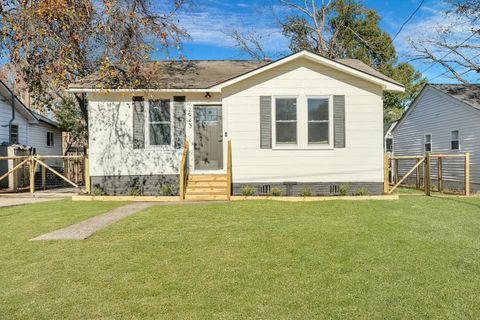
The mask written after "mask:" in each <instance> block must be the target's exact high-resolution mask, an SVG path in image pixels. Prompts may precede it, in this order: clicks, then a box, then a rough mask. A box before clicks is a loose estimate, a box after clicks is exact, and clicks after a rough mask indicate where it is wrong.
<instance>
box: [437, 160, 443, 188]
mask: <svg viewBox="0 0 480 320" xmlns="http://www.w3.org/2000/svg"><path fill="white" fill-rule="evenodd" d="M437 180H438V192H442V191H443V160H442V157H438V174H437Z"/></svg>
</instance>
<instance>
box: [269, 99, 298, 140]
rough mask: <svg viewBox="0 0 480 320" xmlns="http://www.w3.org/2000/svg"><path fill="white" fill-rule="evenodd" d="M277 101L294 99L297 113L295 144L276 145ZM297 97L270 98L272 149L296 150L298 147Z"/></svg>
mask: <svg viewBox="0 0 480 320" xmlns="http://www.w3.org/2000/svg"><path fill="white" fill-rule="evenodd" d="M277 99H295V101H296V104H297V105H296V112H297V119H296V122H295V123H296V129H297V130H296V131H297V132H296V137H297V142H296V143H291V144H290V143H285V144H284V143H280V144H277V104H276V102H277ZM299 100H300V99H299V96H298V95H297V96H296V95H289V96H273V97H272V149H298V146H299V141H300V134H299V127H300V126H299V118H300V117H299V116H300V112H299V109H300V108H299V106H300V102H299Z"/></svg>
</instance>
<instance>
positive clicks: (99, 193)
mask: <svg viewBox="0 0 480 320" xmlns="http://www.w3.org/2000/svg"><path fill="white" fill-rule="evenodd" d="M92 194H93V195H94V196H97V197H98V196H104V195H106V193H105V190H103V188H102V187H100V186H95V187H94V188H93V191H92Z"/></svg>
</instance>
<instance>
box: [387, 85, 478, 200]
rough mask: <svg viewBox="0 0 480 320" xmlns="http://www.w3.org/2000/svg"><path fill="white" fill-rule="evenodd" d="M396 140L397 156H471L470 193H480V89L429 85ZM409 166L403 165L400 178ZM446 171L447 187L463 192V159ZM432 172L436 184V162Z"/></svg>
mask: <svg viewBox="0 0 480 320" xmlns="http://www.w3.org/2000/svg"><path fill="white" fill-rule="evenodd" d="M393 137H394V138H393V150H394V153H395V156H407V155H424V154H425V153H426V152H432V153H433V154H456V153H465V152H470V165H471V167H470V181H471V187H470V189H471V190H472V191H479V190H480V143H479V141H480V85H478V84H476V85H463V84H461V85H460V84H428V85H426V86H425V87H424V88H423V90H422V91H421V92H420V94H419V95H418V96H417V98H416V99H415V100H414V101H413V103H412V105H411V106H410V107H409V109H408V110H407V112H406V113H405V114H404V116H403V117H402V119H401V120H400V121H399V123H398V124H397V126H396V127H395V129H394V130H393ZM407 166H408V164H405V165H401V164H400V165H399V171H400V175H402V174H405V172H406V171H407V170H408V169H409V168H407ZM442 168H443V180H444V186H445V187H446V188H453V189H463V180H464V161H463V159H446V160H444V163H443V166H442ZM431 172H432V173H431V175H432V179H433V180H436V179H437V163H436V161H432V170H431Z"/></svg>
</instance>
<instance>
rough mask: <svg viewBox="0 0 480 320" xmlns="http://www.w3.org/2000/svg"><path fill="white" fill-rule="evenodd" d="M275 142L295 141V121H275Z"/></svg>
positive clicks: (287, 142) (293, 142)
mask: <svg viewBox="0 0 480 320" xmlns="http://www.w3.org/2000/svg"><path fill="white" fill-rule="evenodd" d="M276 130H277V132H276V133H277V134H276V136H277V143H278V144H282V143H285V144H295V143H297V123H296V122H277V123H276Z"/></svg>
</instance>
